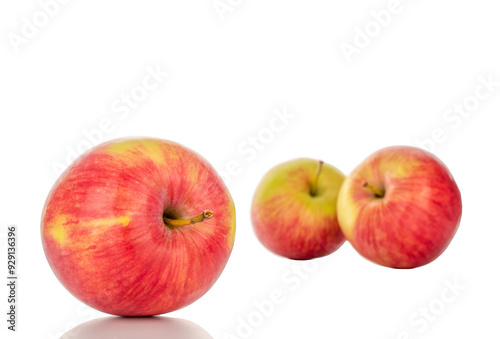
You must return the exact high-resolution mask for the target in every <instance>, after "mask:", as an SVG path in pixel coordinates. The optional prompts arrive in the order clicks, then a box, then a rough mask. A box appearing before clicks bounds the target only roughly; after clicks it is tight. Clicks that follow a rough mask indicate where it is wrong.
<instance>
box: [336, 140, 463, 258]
mask: <svg viewBox="0 0 500 339" xmlns="http://www.w3.org/2000/svg"><path fill="white" fill-rule="evenodd" d="M365 183H368V184H369V185H371V186H373V187H375V188H376V189H379V190H384V191H385V194H384V196H383V197H382V198H379V197H377V196H376V195H375V193H374V192H372V191H371V190H370V189H368V188H367V187H363V185H364V184H365ZM461 214H462V200H461V195H460V191H459V189H458V187H457V184H456V183H455V180H454V179H453V177H452V175H451V173H450V171H449V170H448V169H447V167H446V166H445V165H444V164H443V163H442V162H441V161H440V160H439V159H438V158H436V157H435V156H434V155H432V154H431V153H429V152H427V151H424V150H421V149H419V148H415V147H410V146H393V147H388V148H384V149H381V150H379V151H377V152H375V153H374V154H372V155H371V156H369V157H368V158H367V159H366V160H365V161H364V162H363V163H361V164H360V165H359V166H358V167H357V168H356V169H354V171H353V172H352V173H351V174H350V175H349V176H348V177H347V179H346V180H345V182H344V184H343V185H342V188H341V189H340V193H339V198H338V218H339V223H340V227H341V229H342V231H343V233H344V235H345V236H346V238H347V240H348V241H349V242H350V243H351V244H352V245H353V247H354V248H355V249H356V250H357V251H358V252H359V253H360V254H361V255H362V256H364V257H365V258H367V259H368V260H371V261H373V262H375V263H377V264H380V265H383V266H387V267H392V268H415V267H419V266H423V265H426V264H428V263H430V262H432V261H433V260H435V259H436V258H437V257H438V256H439V255H441V253H443V252H444V250H445V249H446V248H447V246H448V245H449V243H450V241H451V239H452V238H453V236H454V235H455V232H456V231H457V228H458V225H459V223H460V218H461Z"/></svg>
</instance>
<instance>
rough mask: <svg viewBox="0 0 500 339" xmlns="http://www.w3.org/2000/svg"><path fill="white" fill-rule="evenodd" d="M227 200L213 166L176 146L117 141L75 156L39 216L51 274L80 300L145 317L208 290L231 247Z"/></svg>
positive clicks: (230, 212) (231, 223) (230, 215)
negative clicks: (76, 157)
mask: <svg viewBox="0 0 500 339" xmlns="http://www.w3.org/2000/svg"><path fill="white" fill-rule="evenodd" d="M234 231H235V211H234V204H233V201H232V199H231V196H230V194H229V192H228V190H227V189H226V187H225V186H224V184H223V182H222V180H221V179H220V177H219V176H218V175H217V173H216V171H215V170H214V169H213V168H212V167H211V166H210V164H209V163H208V162H207V161H206V160H205V159H203V158H202V157H201V156H200V155H198V154H197V153H195V152H193V151H192V150H190V149H188V148H185V147H183V146H181V145H179V144H176V143H174V142H170V141H165V140H159V139H147V138H145V139H120V140H115V141H111V142H107V143H104V144H102V145H99V146H98V147H96V148H94V149H92V150H91V151H89V152H87V153H85V154H84V155H82V156H81V157H80V158H79V159H77V160H76V161H75V162H74V163H73V164H72V166H70V167H69V168H68V170H67V171H66V172H64V173H63V174H62V176H61V177H60V178H59V179H58V181H57V182H56V183H55V185H54V187H53V188H52V191H51V192H50V194H49V196H48V198H47V201H46V203H45V207H44V210H43V216H42V242H43V247H44V250H45V254H46V256H47V259H48V261H49V264H50V266H51V267H52V270H53V271H54V273H55V274H56V276H57V278H58V279H59V280H60V281H61V283H62V284H63V285H64V286H65V287H66V288H67V289H68V290H69V291H70V292H71V293H72V294H73V295H74V296H76V297H77V298H78V299H80V300H81V301H83V302H84V303H86V304H88V305H90V306H92V307H94V308H96V309H98V310H100V311H102V312H106V313H111V314H115V315H123V316H144V315H154V314H161V313H166V312H169V311H173V310H176V309H178V308H181V307H183V306H186V305H188V304H190V303H192V302H193V301H195V300H196V299H198V298H199V297H201V296H202V295H203V294H204V293H205V292H207V291H208V290H209V289H210V287H211V286H212V285H213V284H214V283H215V281H216V280H217V278H218V277H219V275H220V274H221V272H222V270H223V269H224V266H225V264H226V262H227V260H228V258H229V255H230V253H231V249H232V247H233V241H234Z"/></svg>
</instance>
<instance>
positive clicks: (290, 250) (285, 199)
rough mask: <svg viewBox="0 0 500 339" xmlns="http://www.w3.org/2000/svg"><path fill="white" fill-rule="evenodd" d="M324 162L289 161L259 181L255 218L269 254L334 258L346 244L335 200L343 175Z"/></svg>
mask: <svg viewBox="0 0 500 339" xmlns="http://www.w3.org/2000/svg"><path fill="white" fill-rule="evenodd" d="M320 163H321V162H319V161H317V160H313V159H306V158H301V159H295V160H291V161H287V162H285V163H282V164H279V165H277V166H275V167H274V168H272V169H271V170H270V171H269V172H267V173H266V174H265V175H264V177H263V178H262V180H261V181H260V183H259V185H258V187H257V190H256V191H255V194H254V197H253V201H252V209H251V217H252V224H253V227H254V230H255V233H256V235H257V237H258V239H259V240H260V241H261V243H262V244H263V245H264V246H265V247H266V248H268V249H269V250H270V251H272V252H274V253H276V254H278V255H281V256H284V257H287V258H290V259H299V260H305V259H312V258H317V257H322V256H325V255H328V254H331V253H333V252H334V251H336V250H337V249H338V248H339V247H340V246H341V245H342V244H343V243H344V241H345V238H344V236H343V234H342V232H341V230H340V228H339V225H338V222H337V213H336V212H337V211H336V210H337V209H336V201H337V195H338V192H339V189H340V186H341V184H342V182H343V180H344V178H345V176H344V175H343V174H342V173H341V172H340V171H339V170H338V169H336V168H335V167H333V166H331V165H328V164H321V165H320Z"/></svg>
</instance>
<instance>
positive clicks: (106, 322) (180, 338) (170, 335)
mask: <svg viewBox="0 0 500 339" xmlns="http://www.w3.org/2000/svg"><path fill="white" fill-rule="evenodd" d="M89 338H92V339H118V338H119V339H129V338H130V339H137V338H148V339H160V338H161V339H213V337H212V336H211V335H210V334H208V333H207V332H206V331H205V330H204V329H202V328H201V327H200V326H198V325H196V324H195V323H193V322H191V321H189V320H184V319H177V318H168V317H159V316H155V317H139V318H126V317H115V316H112V317H105V318H99V319H94V320H90V321H87V322H85V323H83V324H80V325H78V326H76V327H74V328H72V329H71V330H69V331H68V332H66V333H65V334H63V336H62V337H61V339H89Z"/></svg>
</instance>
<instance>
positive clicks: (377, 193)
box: [363, 182, 385, 198]
mask: <svg viewBox="0 0 500 339" xmlns="http://www.w3.org/2000/svg"><path fill="white" fill-rule="evenodd" d="M363 187H364V188H367V189H369V190H370V191H372V192H373V194H374V195H375V197H377V198H383V197H384V195H385V191H384V189H378V188H376V187H373V186H372V185H370V184H369V183H367V182H365V183H364V184H363Z"/></svg>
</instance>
